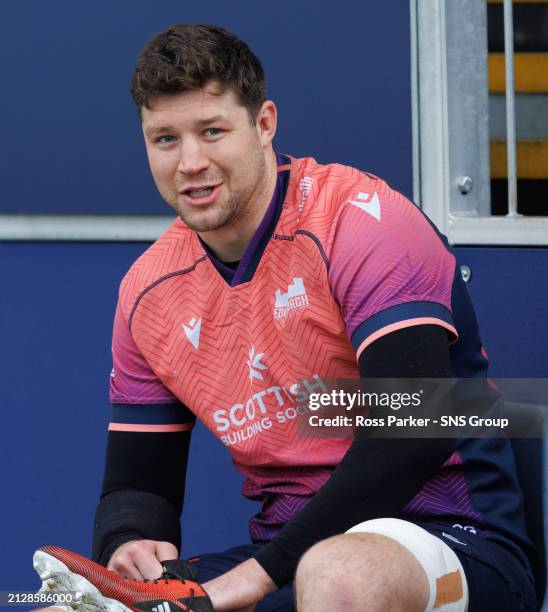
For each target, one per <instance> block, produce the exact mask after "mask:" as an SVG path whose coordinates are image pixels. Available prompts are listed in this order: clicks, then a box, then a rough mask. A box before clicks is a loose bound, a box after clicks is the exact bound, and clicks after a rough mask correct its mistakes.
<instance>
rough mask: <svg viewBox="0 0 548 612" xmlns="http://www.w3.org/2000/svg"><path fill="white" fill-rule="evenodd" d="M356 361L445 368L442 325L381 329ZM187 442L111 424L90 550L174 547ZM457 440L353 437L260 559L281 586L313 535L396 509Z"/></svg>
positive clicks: (417, 369)
mask: <svg viewBox="0 0 548 612" xmlns="http://www.w3.org/2000/svg"><path fill="white" fill-rule="evenodd" d="M359 370H360V376H361V378H369V379H381V378H394V379H397V378H400V379H403V378H419V377H420V378H447V377H449V376H450V361H449V348H448V342H447V335H446V332H445V331H444V330H443V329H442V328H441V327H439V326H435V325H422V326H415V327H409V328H404V329H402V330H400V331H397V332H393V333H390V334H387V335H386V336H383V337H381V338H380V339H378V340H377V341H375V342H374V343H373V344H371V345H370V346H369V347H368V348H367V349H366V350H365V351H364V352H363V353H362V355H361V356H360V359H359ZM167 440H169V441H170V442H169V443H168V444H166V441H167ZM189 442H190V435H189V433H188V432H181V433H177V434H174V433H170V434H156V433H142V434H140V433H131V434H130V433H126V432H110V433H109V441H108V452H107V464H106V469H105V479H104V486H103V493H102V498H101V502H100V504H99V507H98V509H97V514H96V524H95V530H94V553H93V555H94V559H96V560H98V561H99V562H101V563H103V564H106V563H107V561H108V558H109V556H110V554H112V552H113V551H114V550H115V548H116V547H117V546H119V545H120V544H121V543H123V542H124V541H128V540H131V539H142V538H146V539H161V540H167V541H171V542H172V543H174V544H175V546H177V547H178V548H179V546H180V526H179V516H180V512H181V508H182V503H183V496H184V475H185V472H186V461H187V456H188V448H189ZM453 448H454V441H453V440H448V439H429V440H425V439H420V440H412V439H375V438H362V437H359V436H358V437H356V439H355V440H354V442H353V443H352V445H351V446H350V448H349V449H348V451H347V453H346V454H345V456H344V457H343V459H342V461H341V462H340V464H339V465H338V466H337V468H336V469H335V470H334V472H333V474H332V476H331V477H330V478H329V480H328V481H327V483H326V484H325V485H324V487H323V488H322V489H321V490H320V491H319V492H318V493H317V494H316V495H315V496H314V497H313V498H312V499H311V500H310V502H309V503H308V504H307V505H306V506H305V507H304V508H303V509H302V510H301V511H300V512H299V513H298V514H297V515H295V516H294V517H293V518H292V519H291V520H290V521H289V522H288V523H287V524H286V525H285V527H284V528H283V529H282V530H281V531H280V533H279V534H278V535H277V536H275V537H274V538H273V540H272V541H271V542H269V543H268V544H266V545H265V546H263V547H262V548H261V549H260V550H259V552H258V553H257V554H256V555H255V558H256V560H257V561H258V562H259V563H260V564H261V565H262V567H263V568H264V569H265V571H266V572H267V573H268V574H269V575H270V577H271V578H272V579H273V580H274V582H275V583H276V584H277V585H278V586H282V585H283V584H285V583H287V582H288V581H290V580H291V578H292V576H293V574H294V572H295V569H296V566H297V563H298V560H299V558H300V557H301V555H302V554H303V553H304V552H305V551H306V550H307V549H308V548H309V547H310V546H312V545H313V544H314V543H316V542H318V541H320V540H322V539H324V538H326V537H329V536H331V535H334V534H337V533H342V532H344V531H346V530H347V529H349V528H350V527H351V526H353V525H355V524H357V523H359V522H362V521H365V520H368V519H371V518H378V517H385V516H397V515H398V514H399V513H400V512H401V510H402V509H403V508H404V507H405V505H406V504H407V503H408V502H409V501H410V500H411V499H412V498H413V497H414V496H415V495H416V493H417V492H418V491H419V489H420V488H421V487H422V485H423V484H424V483H425V482H426V481H427V480H428V479H429V478H430V477H431V476H432V475H433V474H434V472H435V471H436V470H437V469H438V467H439V466H440V465H441V464H442V463H443V462H444V461H445V459H446V458H447V457H448V456H449V455H450V454H451V452H452V450H453ZM145 449H146V459H143V457H142V456H141V454H140V453H143V452H145ZM128 504H130V507H129V508H128Z"/></svg>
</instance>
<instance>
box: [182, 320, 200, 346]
mask: <svg viewBox="0 0 548 612" xmlns="http://www.w3.org/2000/svg"><path fill="white" fill-rule="evenodd" d="M181 327H182V328H183V329H184V330H185V334H186V337H187V338H188V341H189V342H190V344H192V346H193V347H194V348H195V349H196V350H198V348H199V347H200V328H201V327H202V319H198V321H196V319H195V318H192V319H191V320H190V321H189V322H188V325H185V324H184V323H181Z"/></svg>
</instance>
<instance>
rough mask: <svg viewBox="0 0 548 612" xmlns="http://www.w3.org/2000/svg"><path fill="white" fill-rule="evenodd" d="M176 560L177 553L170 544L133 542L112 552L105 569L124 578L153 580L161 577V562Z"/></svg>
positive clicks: (146, 541)
mask: <svg viewBox="0 0 548 612" xmlns="http://www.w3.org/2000/svg"><path fill="white" fill-rule="evenodd" d="M178 558H179V552H178V550H177V549H176V548H175V546H173V544H171V542H156V541H155V540H134V541H131V542H126V543H125V544H122V545H121V546H119V547H118V548H117V549H116V550H115V551H114V553H113V555H112V557H111V558H110V561H109V562H108V565H107V569H109V570H112V571H113V572H116V573H117V574H120V576H123V577H124V578H135V579H137V580H153V579H155V578H159V577H160V576H161V575H162V563H161V562H162V561H168V560H171V559H178Z"/></svg>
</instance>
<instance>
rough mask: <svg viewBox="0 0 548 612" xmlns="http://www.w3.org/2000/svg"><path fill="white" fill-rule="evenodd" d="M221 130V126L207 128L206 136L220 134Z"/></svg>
mask: <svg viewBox="0 0 548 612" xmlns="http://www.w3.org/2000/svg"><path fill="white" fill-rule="evenodd" d="M221 132H222V130H220V129H219V128H207V130H205V135H206V136H219V134H220V133H221Z"/></svg>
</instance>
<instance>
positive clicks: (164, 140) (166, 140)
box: [157, 136, 175, 144]
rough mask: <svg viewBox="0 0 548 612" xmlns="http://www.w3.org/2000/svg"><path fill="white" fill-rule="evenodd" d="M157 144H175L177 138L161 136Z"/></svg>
mask: <svg viewBox="0 0 548 612" xmlns="http://www.w3.org/2000/svg"><path fill="white" fill-rule="evenodd" d="M157 142H159V143H161V144H169V143H170V142H175V136H160V137H159V138H158V140H157Z"/></svg>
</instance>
